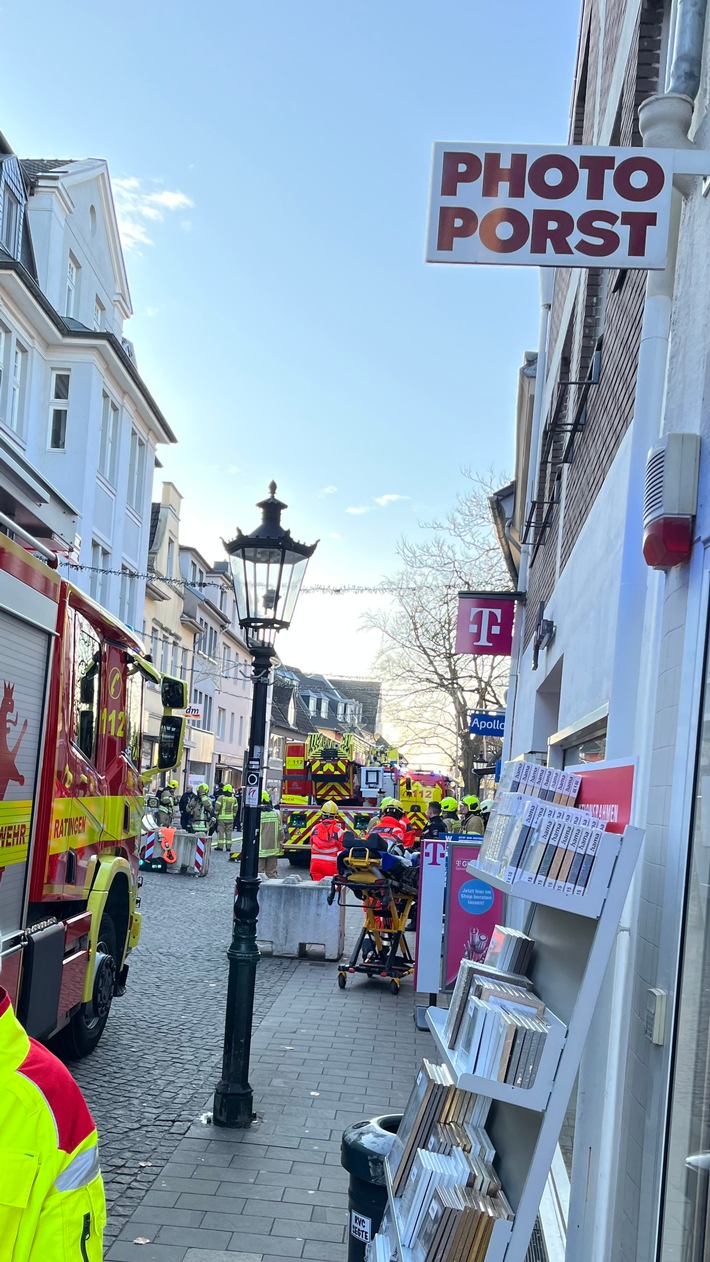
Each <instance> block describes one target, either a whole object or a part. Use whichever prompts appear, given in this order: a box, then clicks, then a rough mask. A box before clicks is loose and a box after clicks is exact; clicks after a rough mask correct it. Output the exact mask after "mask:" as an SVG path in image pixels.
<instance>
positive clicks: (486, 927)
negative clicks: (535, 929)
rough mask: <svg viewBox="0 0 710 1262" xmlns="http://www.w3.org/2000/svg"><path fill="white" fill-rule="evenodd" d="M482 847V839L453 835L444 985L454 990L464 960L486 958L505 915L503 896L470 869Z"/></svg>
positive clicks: (448, 867)
mask: <svg viewBox="0 0 710 1262" xmlns="http://www.w3.org/2000/svg"><path fill="white" fill-rule="evenodd" d="M480 849H481V839H480V838H476V839H475V840H473V839H472V838H471V837H469V836H466V835H465V834H460V840H459V839H457V836H456V834H455V833H452V834H451V836H450V838H449V846H448V852H447V864H446V896H445V900H444V912H445V924H446V931H445V934H444V951H443V956H442V965H441V988H442V990H450V989H451V988H452V987H453V985H454V982H455V981H456V975H457V973H458V971H459V964H460V963H461V961H462V960H478V961H479V962H480V961H482V960H483V959H484V958H485V955H486V951H487V950H488V944H489V942H490V940H491V934H492V933H493V930H494V929H495V927H496V925H499V924H501V922H502V917H503V895H502V894H501V892H500V890H494V889H491V887H490V885H486V883H485V881H483V880H479V878H478V877H473V876H471V875H470V873H469V872H468V871H467V867H468V864H469V863H473V862H475V860H476V859H477V858H478V855H479V851H480Z"/></svg>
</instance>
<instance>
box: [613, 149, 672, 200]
mask: <svg viewBox="0 0 710 1262" xmlns="http://www.w3.org/2000/svg"><path fill="white" fill-rule="evenodd" d="M639 172H640V173H641V175H645V177H646V183H645V184H643V185H642V186H641V187H640V188H639V187H638V186H637V185H635V184H632V183H631V177H632V175H636V174H637V173H639ZM665 182H666V176H665V173H664V170H663V167H661V166H659V165H658V163H657V162H654V160H653V158H647V157H646V156H645V154H639V156H638V158H626V160H625V161H624V162H620V163H619V165H618V167H617V168H616V170H615V172H614V188H615V189H616V191H617V193H618V194H619V197H623V198H625V200H626V201H627V202H650V201H652V200H653V198H654V197H658V194H659V193H660V191H661V189H662V188H663V185H664V184H665Z"/></svg>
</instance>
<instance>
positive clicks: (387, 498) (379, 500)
mask: <svg viewBox="0 0 710 1262" xmlns="http://www.w3.org/2000/svg"><path fill="white" fill-rule="evenodd" d="M408 499H411V496H409V495H393V494H392V492H390V493H389V494H388V495H376V496H375V503H376V504H379V506H380V508H387V505H388V504H396V503H397V500H408Z"/></svg>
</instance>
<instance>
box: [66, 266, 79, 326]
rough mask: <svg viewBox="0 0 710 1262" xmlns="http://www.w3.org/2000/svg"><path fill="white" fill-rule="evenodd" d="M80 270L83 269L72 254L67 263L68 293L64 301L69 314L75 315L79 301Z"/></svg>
mask: <svg viewBox="0 0 710 1262" xmlns="http://www.w3.org/2000/svg"><path fill="white" fill-rule="evenodd" d="M80 270H81V269H80V267H79V264H78V263H77V261H76V259H75V258H74V255H73V254H70V255H69V262H68V264H67V293H66V300H65V303H64V314H65V315H68V316H73V315H74V312H75V311H76V305H77V301H78V294H77V290H78V288H79V272H80Z"/></svg>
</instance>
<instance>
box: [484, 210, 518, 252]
mask: <svg viewBox="0 0 710 1262" xmlns="http://www.w3.org/2000/svg"><path fill="white" fill-rule="evenodd" d="M501 224H509V225H510V227H511V228H512V230H513V231H512V232H511V233H510V235H509V236H507V237H499V236H498V233H497V229H498V227H499V226H500V225H501ZM478 235H479V237H480V238H481V241H482V242H483V244H484V245H485V247H486V249H487V250H494V251H495V253H496V254H512V253H513V251H514V250H520V249H521V248H522V247H523V246H524V245H525V243H526V242H527V239H528V237H529V236H530V224H529V223H528V220H527V216H526V215H524V214H523V212H522V210H514V209H513V207H512V206H501V207H500V209H499V210H491V211H489V212H488V214H487V215H485V216H484V217H483V219H482V220H481V226H480V228H479V230H478Z"/></svg>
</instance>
